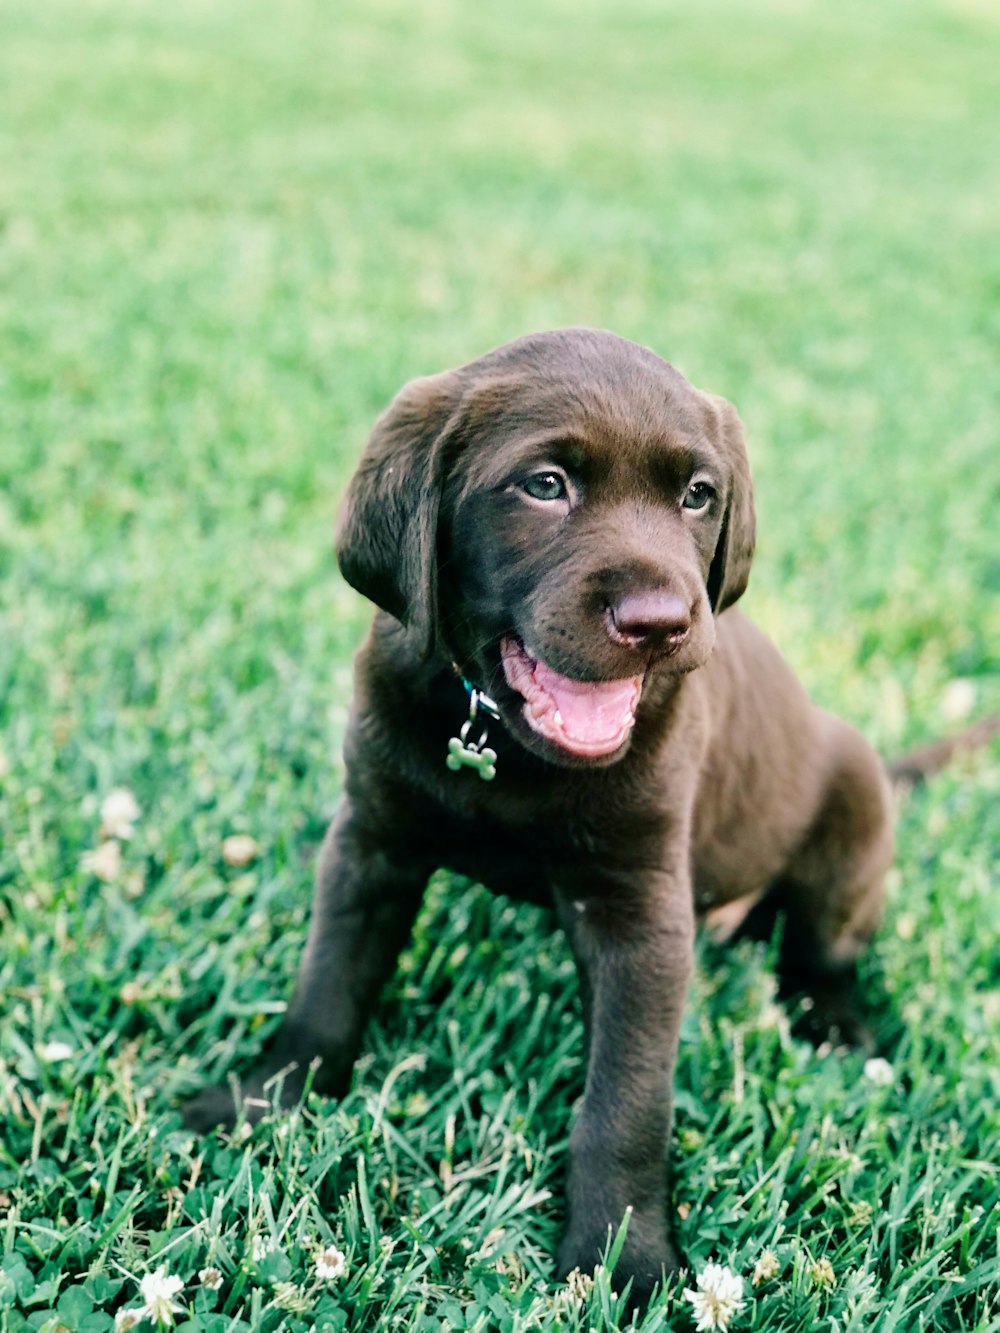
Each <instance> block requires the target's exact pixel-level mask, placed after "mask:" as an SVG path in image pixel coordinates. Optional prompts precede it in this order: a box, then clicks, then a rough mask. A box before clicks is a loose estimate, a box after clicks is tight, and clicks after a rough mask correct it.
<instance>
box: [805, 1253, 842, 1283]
mask: <svg viewBox="0 0 1000 1333" xmlns="http://www.w3.org/2000/svg"><path fill="white" fill-rule="evenodd" d="M809 1277H810V1279H811V1280H812V1284H813V1286H814V1287H835V1286H836V1285H837V1274H836V1273H835V1272H834V1271H833V1264H831V1263H830V1260H829V1259H817V1260H815V1262H814V1263H811V1264H810V1265H809Z"/></svg>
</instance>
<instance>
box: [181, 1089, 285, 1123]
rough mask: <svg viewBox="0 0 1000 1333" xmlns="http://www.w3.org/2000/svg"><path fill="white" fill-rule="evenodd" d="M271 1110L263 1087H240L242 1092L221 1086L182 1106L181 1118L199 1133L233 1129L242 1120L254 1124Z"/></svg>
mask: <svg viewBox="0 0 1000 1333" xmlns="http://www.w3.org/2000/svg"><path fill="white" fill-rule="evenodd" d="M270 1109H271V1103H270V1102H269V1101H268V1099H267V1098H266V1097H265V1095H264V1092H263V1088H260V1087H255V1086H254V1085H253V1084H249V1085H244V1084H241V1085H240V1087H239V1089H238V1090H237V1089H235V1088H231V1087H225V1086H222V1085H219V1086H217V1087H214V1088H203V1089H202V1090H201V1092H199V1093H198V1094H197V1096H195V1097H192V1098H191V1100H190V1101H189V1102H185V1103H184V1105H183V1106H182V1107H181V1119H182V1120H183V1121H184V1124H185V1125H186V1126H187V1128H188V1129H193V1130H194V1132H195V1133H196V1134H208V1133H210V1132H211V1131H212V1130H213V1129H224V1130H232V1129H234V1128H235V1126H236V1123H237V1121H238V1120H239V1119H240V1118H241V1117H242V1118H243V1119H244V1120H245V1121H247V1123H249V1124H251V1125H255V1124H256V1123H257V1121H258V1120H260V1119H262V1118H263V1117H264V1116H265V1115H266V1114H267V1112H268V1111H269V1110H270Z"/></svg>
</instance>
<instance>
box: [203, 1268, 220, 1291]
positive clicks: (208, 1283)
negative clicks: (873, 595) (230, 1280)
mask: <svg viewBox="0 0 1000 1333" xmlns="http://www.w3.org/2000/svg"><path fill="white" fill-rule="evenodd" d="M198 1281H199V1282H200V1283H201V1285H202V1286H203V1287H207V1288H208V1290H209V1291H218V1290H219V1288H220V1287H221V1286H222V1274H221V1273H220V1272H219V1270H218V1269H217V1268H201V1269H199V1270H198Z"/></svg>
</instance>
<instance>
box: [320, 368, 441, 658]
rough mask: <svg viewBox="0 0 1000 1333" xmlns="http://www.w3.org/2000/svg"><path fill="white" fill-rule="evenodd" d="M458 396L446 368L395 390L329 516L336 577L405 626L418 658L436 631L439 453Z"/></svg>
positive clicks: (430, 644) (426, 652) (430, 645)
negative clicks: (337, 569) (335, 509)
mask: <svg viewBox="0 0 1000 1333" xmlns="http://www.w3.org/2000/svg"><path fill="white" fill-rule="evenodd" d="M460 398H461V384H460V379H459V376H458V375H457V374H456V373H455V372H454V371H445V372H444V374H441V375H432V376H430V377H428V378H426V379H418V380H412V381H411V382H410V383H409V384H407V385H406V386H405V387H404V388H403V389H401V390H400V392H399V393H398V394H397V396H396V398H395V399H394V400H393V402H392V403H391V404H390V406H389V407H388V408H387V409H386V411H385V412H383V413H382V415H381V416H380V417H379V419H378V421H377V422H376V423H375V427H374V429H373V430H372V433H371V435H370V436H369V438H368V443H367V445H366V446H365V450H364V453H363V454H362V455H361V461H360V463H359V464H358V469H357V471H356V472H355V474H354V476H353V478H352V479H351V483H350V485H349V487H348V489H347V494H346V495H345V496H344V499H343V502H342V504H341V507H340V514H339V516H338V520H337V535H336V549H337V562H338V564H339V565H340V570H341V573H342V574H343V576H344V578H345V579H346V580H347V582H348V583H349V584H350V585H351V587H353V588H356V589H357V590H358V592H360V593H362V594H363V595H364V596H365V597H367V598H368V599H369V600H370V601H372V602H374V603H375V605H376V606H378V607H381V608H382V610H383V611H388V613H389V614H390V615H391V616H394V617H395V618H396V619H397V620H399V621H401V622H402V623H403V624H404V625H406V626H407V628H408V629H409V630H410V631H411V633H412V635H413V638H414V641H415V643H416V645H417V648H418V651H419V653H420V655H421V657H427V656H429V654H430V653H431V651H432V648H433V645H434V639H435V634H436V629H437V524H438V508H439V501H440V495H441V483H442V481H443V471H444V469H443V463H442V454H443V452H444V450H443V446H444V442H445V440H446V438H447V437H448V435H449V434H450V430H451V427H452V425H453V419H454V418H455V416H456V408H457V406H458V403H459V400H460Z"/></svg>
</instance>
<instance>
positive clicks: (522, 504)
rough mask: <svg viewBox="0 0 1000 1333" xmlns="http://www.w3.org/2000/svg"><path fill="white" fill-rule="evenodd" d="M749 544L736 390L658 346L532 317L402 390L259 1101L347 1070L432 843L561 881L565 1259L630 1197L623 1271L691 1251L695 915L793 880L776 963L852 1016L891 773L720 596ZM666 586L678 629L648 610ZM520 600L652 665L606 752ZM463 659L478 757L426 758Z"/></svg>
mask: <svg viewBox="0 0 1000 1333" xmlns="http://www.w3.org/2000/svg"><path fill="white" fill-rule="evenodd" d="M550 466H552V467H558V468H561V469H562V470H563V471H564V473H565V475H566V476H567V477H568V478H569V480H570V491H571V494H570V500H569V501H567V506H565V507H559V506H555V507H554V506H553V504H552V503H549V502H548V501H547V500H546V501H545V502H539V501H537V500H536V499H531V498H530V497H529V498H526V493H525V490H524V487H523V479H524V477H525V476H530V475H532V474H533V473H538V472H539V470H542V471H544V470H545V469H546V468H549V467H550ZM706 470H707V472H708V474H709V475H710V477H711V480H712V484H713V486H714V489H715V495H714V498H713V499H712V501H711V503H710V504H709V505H708V506H707V507H706V508H705V509H703V510H700V511H692V510H691V509H690V508H686V507H684V506H683V505H682V503H681V501H682V499H683V498H684V496H685V495H686V494H687V488H688V487H689V486H690V485H691V483H692V477H693V476H695V475H696V474H700V473H703V472H705V471H706ZM560 504H561V502H560ZM753 546H754V515H753V496H752V490H751V484H750V475H749V467H748V462H747V456H746V450H745V447H744V442H743V433H742V429H741V426H740V423H739V420H738V418H737V416H736V413H735V412H734V410H733V409H732V408H731V407H730V406H729V404H727V403H725V402H723V401H722V400H721V399H718V398H714V397H711V396H710V395H707V394H703V393H700V392H699V391H698V390H696V389H694V388H692V387H691V385H689V384H688V383H687V382H686V381H685V380H684V379H683V377H682V376H681V375H680V374H679V373H678V372H677V371H676V370H674V369H673V368H672V367H670V366H669V365H667V363H666V362H664V361H662V360H660V359H659V358H658V357H656V356H655V355H654V354H653V353H652V352H650V351H648V350H647V349H645V348H641V347H638V346H636V345H634V344H632V343H628V342H625V341H624V340H623V339H620V338H617V337H615V336H614V335H611V334H607V333H599V332H594V331H589V330H563V331H558V332H554V333H548V334H539V335H535V336H532V337H528V338H524V339H521V340H519V341H518V342H515V343H513V344H510V345H508V346H506V347H503V348H500V349H498V350H497V351H495V352H493V353H491V354H489V355H488V356H485V357H483V358H482V359H481V360H479V361H476V362H473V363H472V364H471V365H468V366H465V367H463V368H461V369H459V370H456V371H450V372H447V373H445V374H442V375H438V376H435V377H433V378H430V379H426V380H419V381H416V382H414V383H413V384H411V385H408V386H407V387H406V388H405V389H404V390H403V391H402V392H401V393H400V395H399V397H398V398H397V399H396V401H395V402H394V403H393V405H392V406H391V407H390V408H389V410H388V411H387V412H386V413H385V414H384V416H383V417H382V418H381V419H380V421H379V422H378V424H377V425H376V427H375V429H374V431H373V433H372V436H371V439H370V441H369V443H368V447H367V449H366V451H365V454H364V456H363V458H362V460H361V463H360V465H359V468H358V471H357V473H356V475H355V477H354V480H353V482H352V483H351V487H350V490H349V492H348V495H347V498H346V502H345V506H344V510H343V515H342V520H341V525H340V531H339V537H338V553H339V558H340V563H341V567H342V569H343V571H344V574H345V576H346V577H347V579H348V580H349V581H350V582H351V583H352V584H354V586H355V587H357V588H358V589H360V591H361V592H363V593H365V594H366V595H367V596H368V597H370V598H371V599H372V600H373V601H375V602H376V604H377V605H378V606H379V607H380V608H381V609H380V610H379V612H378V614H377V615H376V616H375V620H374V624H373V627H372V631H371V634H370V635H369V637H368V639H367V641H366V643H365V644H364V645H363V647H362V648H361V650H360V652H359V654H358V658H357V665H356V692H355V698H354V704H353V709H352V715H351V721H350V727H349V734H348V738H347V743H346V750H345V754H346V762H347V780H346V794H345V799H344V803H343V806H342V808H341V810H340V812H339V814H338V816H337V818H336V820H335V821H334V823H333V825H332V827H331V829H330V831H329V833H328V835H327V838H326V842H325V844H324V847H323V851H322V854H321V859H320V865H319V871H318V875H317V885H316V896H315V901H314V911H313V919H312V926H311V930H310V935H309V940H308V943H307V945H306V949H305V954H304V958H303V962H302V966H301V971H300V975H299V981H298V985H297V987H296V991H295V995H294V998H293V1000H292V1002H291V1005H290V1007H289V1011H288V1015H287V1018H286V1020H285V1023H284V1026H283V1028H282V1029H281V1032H280V1033H279V1036H278V1038H277V1041H276V1043H275V1045H274V1047H273V1049H272V1051H271V1052H270V1054H269V1055H268V1057H267V1058H266V1060H265V1061H264V1063H263V1064H262V1066H261V1067H260V1068H259V1069H258V1070H257V1071H255V1073H254V1074H253V1075H252V1076H251V1077H250V1078H249V1079H247V1080H246V1081H245V1083H244V1085H243V1088H242V1096H243V1097H244V1099H245V1100H246V1106H247V1109H248V1111H249V1113H250V1114H251V1115H258V1114H260V1113H262V1111H263V1110H264V1109H265V1108H266V1106H267V1097H266V1090H265V1087H264V1084H265V1082H266V1080H267V1079H268V1078H269V1077H270V1076H271V1075H273V1074H274V1073H275V1072H276V1071H278V1070H281V1069H288V1071H289V1072H288V1073H287V1074H286V1077H285V1079H284V1083H283V1087H282V1093H281V1095H282V1099H283V1101H284V1102H286V1103H288V1102H291V1101H294V1099H295V1098H297V1097H298V1096H299V1095H300V1094H301V1089H302V1086H303V1082H304V1079H305V1071H306V1067H307V1066H308V1064H309V1062H310V1061H313V1060H315V1059H316V1058H317V1057H318V1058H319V1059H320V1061H321V1063H320V1065H319V1067H318V1072H317V1074H316V1083H315V1086H316V1087H317V1088H318V1089H319V1090H320V1091H323V1092H328V1093H331V1094H335V1095H336V1094H340V1093H342V1092H343V1091H344V1090H345V1089H346V1087H347V1086H348V1082H349V1079H350V1075H351V1068H352V1065H353V1062H354V1060H355V1057H356V1055H357V1053H358V1051H359V1048H360V1044H361V1039H362V1034H363V1029H364V1024H365V1021H366V1019H367V1017H368V1014H369V1012H370V1010H371V1007H372V1005H373V1004H374V1002H375V1000H376V998H377V995H378V992H379V989H380V987H381V986H382V984H383V983H384V981H385V980H386V978H387V976H388V975H389V973H390V972H391V970H392V968H393V967H394V965H395V960H396V957H397V954H398V951H399V949H400V948H401V947H402V946H403V945H404V944H405V942H406V941H407V939H408V937H409V933H410V929H411V925H412V922H413V919H414V917H415V915H416V912H417V910H418V907H419V905H420V902H421V897H422V894H423V890H424V887H425V885H426V882H427V878H428V876H429V874H430V873H431V872H432V871H434V870H435V869H437V868H438V867H440V866H447V867H449V868H451V869H452V870H455V871H457V872H460V873H461V874H464V875H468V876H471V877H472V878H473V879H476V880H480V881H482V882H484V883H485V884H487V885H488V886H489V887H491V888H493V889H495V890H498V891H500V892H503V893H507V894H511V895H513V896H515V897H520V898H528V899H533V900H535V901H541V902H549V903H553V904H554V905H555V908H556V910H557V912H558V914H559V917H560V920H561V921H562V923H563V925H564V927H565V929H566V932H567V935H568V937H569V940H570V943H571V945H572V948H573V951H574V954H575V956H576V959H577V961H578V964H579V969H580V977H581V989H582V994H583V998H584V1008H585V1019H586V1028H587V1034H588V1043H589V1048H588V1066H587V1081H586V1089H585V1095H584V1098H583V1102H582V1106H581V1109H580V1113H579V1116H578V1118H577V1121H576V1124H575V1127H574V1129H573V1133H572V1138H571V1146H570V1165H569V1181H568V1196H569V1197H568V1203H569V1210H568V1213H569V1216H568V1223H567V1229H566V1236H565V1239H564V1242H563V1245H562V1248H561V1251H560V1256H559V1268H560V1271H561V1272H563V1273H566V1272H569V1271H570V1270H572V1269H573V1268H576V1267H580V1268H582V1269H584V1270H586V1271H589V1270H592V1269H593V1267H594V1264H595V1263H596V1262H597V1260H598V1258H599V1255H600V1252H601V1250H602V1248H603V1247H604V1245H605V1244H606V1242H607V1238H608V1228H609V1227H612V1228H613V1227H616V1226H617V1225H618V1224H619V1223H620V1221H621V1218H622V1215H623V1213H624V1211H625V1209H626V1208H627V1207H629V1206H631V1207H632V1209H633V1215H632V1220H631V1224H630V1227H629V1231H628V1237H627V1241H626V1244H625V1249H624V1252H623V1254H622V1257H621V1259H620V1261H619V1266H618V1270H617V1271H618V1277H619V1280H625V1279H627V1278H631V1279H633V1280H634V1284H635V1285H634V1294H635V1296H636V1298H637V1300H643V1299H645V1298H646V1297H647V1296H648V1294H649V1292H650V1290H651V1289H652V1287H653V1285H654V1284H655V1283H656V1282H657V1281H658V1280H660V1279H661V1277H662V1276H663V1273H664V1271H666V1272H667V1273H669V1272H671V1271H672V1270H674V1269H675V1267H676V1265H677V1256H676V1253H675V1251H674V1249H673V1246H672V1243H671V1240H670V1227H669V1220H668V1214H667V1179H666V1164H667V1140H668V1134H669V1127H670V1119H671V1079H672V1073H673V1067H674V1061H675V1058H676V1053H677V1044H678V1034H679V1029H680V1017H681V1011H682V1006H683V1004H684V999H685V993H686V989H687V983H688V978H689V976H690V972H691V967H692V946H693V939H694V929H695V919H696V915H698V914H699V913H702V914H703V913H708V912H714V913H717V914H718V913H722V914H724V913H725V912H726V911H727V910H730V911H733V912H735V915H737V916H739V915H743V914H745V910H746V908H747V907H749V906H753V905H754V904H758V906H757V907H755V908H754V913H752V914H751V915H754V914H755V913H756V912H757V911H759V910H760V907H761V906H763V905H764V904H763V902H762V900H763V899H765V897H767V898H768V901H771V902H776V903H779V904H780V906H781V907H782V908H783V909H784V910H785V912H786V913H787V926H786V929H785V932H784V955H783V968H784V973H785V976H786V979H787V982H788V984H789V985H792V986H794V987H795V988H797V989H800V990H803V991H805V992H807V993H809V994H810V995H811V997H812V999H813V1002H814V1004H813V1008H812V1009H811V1011H810V1017H811V1020H812V1022H813V1024H814V1027H815V1029H816V1031H817V1033H818V1034H821V1035H824V1036H825V1035H828V1034H833V1035H835V1036H839V1037H840V1038H841V1039H844V1040H848V1041H861V1040H863V1038H864V1032H863V1028H862V1026H861V1024H860V1022H859V1020H858V1018H857V1016H856V1013H855V1009H854V1006H853V1003H852V989H853V982H854V963H855V960H856V958H857V956H858V954H859V953H860V951H861V950H863V949H864V947H865V946H866V944H867V942H868V940H869V939H870V937H871V934H872V932H873V931H874V930H875V928H876V926H877V924H878V921H879V917H880V913H881V908H882V882H883V877H884V875H885V872H886V869H887V868H888V866H889V863H890V860H891V856H892V833H891V823H890V798H889V786H888V782H887V779H886V776H885V773H884V771H883V768H882V765H881V764H880V762H879V760H878V758H877V757H876V755H875V754H874V753H873V751H872V750H871V749H870V748H869V746H868V745H867V744H866V743H865V741H864V740H862V738H861V737H860V736H859V735H858V734H857V733H856V732H855V731H854V730H853V729H852V728H851V727H849V726H848V725H847V724H846V723H844V722H841V721H839V720H838V719H836V718H834V717H831V716H829V715H828V714H826V713H824V712H822V711H821V710H820V709H818V708H816V707H814V706H813V705H812V704H811V703H810V702H809V700H808V699H807V698H806V696H805V694H804V692H803V690H802V688H801V687H800V685H799V684H798V682H797V681H796V679H795V677H794V676H793V674H792V672H791V671H790V669H789V668H788V666H787V665H786V664H785V662H784V661H783V660H782V658H781V657H780V655H779V654H778V652H777V651H776V650H775V648H774V647H772V645H771V644H770V643H769V642H768V640H767V639H766V638H765V637H764V636H763V635H762V634H761V633H759V632H758V631H757V630H756V629H755V628H754V627H753V626H752V625H751V624H750V623H749V622H748V621H747V620H746V619H744V618H743V617H742V615H741V614H740V613H739V612H738V611H736V610H733V609H727V608H729V607H731V605H732V603H734V602H735V601H736V600H737V599H738V598H739V597H740V595H741V594H742V592H743V590H744V588H745V587H746V582H747V578H748V575H749V567H750V560H751V556H752V552H753ZM678 604H681V605H682V606H683V608H685V611H684V614H685V616H688V615H689V624H688V626H687V629H686V630H684V631H683V633H681V632H680V631H676V630H675V628H669V627H665V625H664V624H661V623H660V622H659V621H657V608H659V607H665V608H668V609H670V608H675V607H676V606H677V605H678ZM650 607H651V608H652V611H650V612H649V616H650V623H649V624H647V623H645V622H644V621H642V622H641V623H638V624H637V623H636V620H637V617H638V616H639V612H640V611H641V612H642V613H643V614H646V613H647V611H648V608H650ZM636 608H639V611H637V610H636ZM665 615H666V612H664V615H662V616H661V617H660V621H663V620H664V617H665ZM622 626H624V627H625V628H624V630H623V629H622ZM668 629H669V632H668ZM512 631H516V632H517V633H518V634H519V635H520V636H521V638H522V639H523V640H524V641H525V642H530V644H531V646H532V652H533V653H534V654H536V655H537V656H538V657H540V658H541V659H542V660H544V661H545V662H546V663H548V665H549V666H551V667H552V668H553V669H554V670H556V671H558V672H560V673H561V674H563V675H565V676H570V677H573V678H575V679H580V680H616V679H622V678H625V677H628V676H631V675H636V674H639V673H644V676H643V686H642V695H641V700H640V703H639V706H638V711H637V714H636V723H635V726H634V729H633V731H632V732H631V735H630V736H629V737H628V739H627V740H626V741H625V742H624V744H623V745H622V747H621V749H620V751H619V752H616V753H615V754H613V755H610V756H604V757H602V758H600V759H597V760H589V759H579V758H577V757H574V756H573V755H570V754H567V753H566V752H564V751H562V750H560V749H559V747H558V746H556V745H554V744H553V743H552V742H550V741H546V740H545V739H543V738H542V737H540V736H539V735H537V734H536V732H535V731H533V730H531V729H530V728H529V727H528V726H527V725H526V723H525V722H524V720H523V718H522V717H521V708H522V704H523V700H522V699H521V698H520V696H519V695H517V694H516V693H515V692H514V691H513V690H512V689H511V688H510V687H509V686H508V685H507V683H506V681H505V679H504V676H503V672H502V670H501V667H500V658H499V648H498V645H499V643H500V640H501V638H502V637H503V636H504V635H505V634H509V633H510V632H512ZM454 663H458V664H460V666H461V669H462V671H463V672H464V673H465V675H466V676H467V677H468V678H469V679H471V680H472V681H474V682H475V683H476V684H477V685H478V686H479V687H480V688H482V689H485V690H486V691H487V692H488V693H489V694H491V695H492V696H493V698H494V699H495V700H496V701H497V703H498V705H499V707H500V709H501V714H502V723H494V724H493V725H492V727H491V731H490V744H491V745H492V746H494V748H495V749H496V750H497V752H498V760H497V768H498V775H497V778H496V780H495V781H494V782H491V783H485V782H481V781H479V779H478V778H477V776H476V775H475V774H474V773H472V772H469V771H462V772H458V773H454V772H450V771H449V770H448V769H447V768H446V766H445V763H444V759H445V751H446V744H447V741H448V738H449V737H450V736H453V735H455V734H456V732H457V729H458V728H459V727H460V725H461V723H462V722H463V720H464V718H465V716H466V713H467V707H468V704H467V699H466V696H465V693H464V691H463V689H462V687H461V685H460V683H459V681H458V680H457V679H456V675H455V671H454V667H453V664H454ZM235 1113H236V1108H235V1107H234V1106H233V1103H232V1098H231V1097H230V1096H229V1095H228V1093H226V1092H225V1090H218V1089H214V1090H208V1091H207V1092H206V1093H203V1094H202V1095H201V1096H200V1097H199V1098H198V1099H196V1100H195V1102H193V1103H192V1104H191V1105H190V1106H189V1108H188V1110H187V1117H188V1120H189V1123H191V1124H193V1125H196V1126H198V1127H202V1128H204V1127H207V1126H209V1125H212V1124H215V1123H218V1122H220V1121H228V1122H232V1120H233V1118H234V1115H235Z"/></svg>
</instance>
